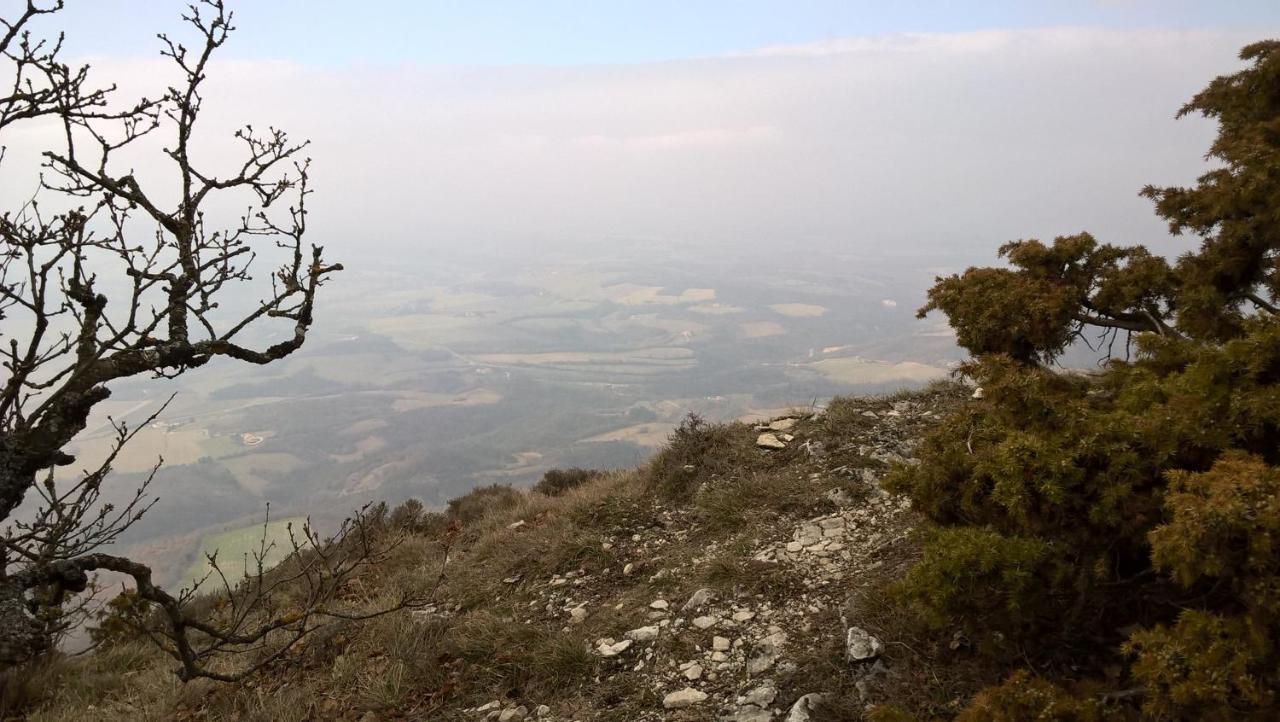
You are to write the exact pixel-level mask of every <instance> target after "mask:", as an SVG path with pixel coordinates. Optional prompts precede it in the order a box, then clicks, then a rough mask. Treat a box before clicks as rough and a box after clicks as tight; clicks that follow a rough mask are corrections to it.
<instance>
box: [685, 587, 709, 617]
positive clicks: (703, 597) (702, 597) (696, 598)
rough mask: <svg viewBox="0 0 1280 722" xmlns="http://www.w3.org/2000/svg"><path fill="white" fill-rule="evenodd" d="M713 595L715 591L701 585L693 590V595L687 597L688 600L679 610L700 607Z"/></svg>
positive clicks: (694, 609) (688, 610)
mask: <svg viewBox="0 0 1280 722" xmlns="http://www.w3.org/2000/svg"><path fill="white" fill-rule="evenodd" d="M714 596H715V592H713V591H711V590H710V589H707V588H706V587H703V588H702V589H699V590H698V591H696V592H694V593H693V596H691V597H689V601H687V602H685V603H684V606H683V607H680V611H682V612H693V611H697V610H699V609H702V608H703V607H705V606H706V605H707V602H710V601H711V599H712V597H714Z"/></svg>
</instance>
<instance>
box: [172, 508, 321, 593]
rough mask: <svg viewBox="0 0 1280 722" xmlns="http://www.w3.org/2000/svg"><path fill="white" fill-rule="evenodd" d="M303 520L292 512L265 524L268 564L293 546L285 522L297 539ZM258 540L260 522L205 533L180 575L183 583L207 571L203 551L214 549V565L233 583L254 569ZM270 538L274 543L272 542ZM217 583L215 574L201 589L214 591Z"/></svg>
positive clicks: (260, 542) (198, 577)
mask: <svg viewBox="0 0 1280 722" xmlns="http://www.w3.org/2000/svg"><path fill="white" fill-rule="evenodd" d="M304 523H306V518H305V517H300V516H295V517H291V518H288V519H280V520H278V521H273V522H271V523H269V524H267V525H266V530H265V531H266V545H267V546H268V547H269V548H268V549H267V553H266V556H265V559H264V561H265V563H266V565H267V566H268V567H270V566H274V565H275V564H278V563H280V561H281V560H283V559H284V558H285V557H286V556H288V555H289V552H291V551H292V550H293V547H292V546H291V545H290V543H289V525H290V524H293V525H294V534H295V535H296V536H297V537H298V539H299V540H301V539H302V525H303V524H304ZM262 541H263V526H262V524H254V525H252V526H246V527H241V528H239V529H232V530H230V531H225V532H222V533H221V534H215V535H213V536H209V537H205V538H204V539H203V540H201V542H200V556H199V558H197V559H196V561H195V562H194V563H193V564H192V565H191V566H190V567H189V568H188V569H187V573H186V574H184V575H183V579H184V580H185V582H184V583H188V584H189V583H191V582H194V581H196V580H199V579H202V578H203V577H204V576H205V575H206V574H208V573H209V572H210V571H211V568H210V566H209V560H208V558H207V556H206V555H208V554H212V553H214V552H215V551H216V552H217V553H218V566H219V567H220V568H221V569H222V573H223V574H224V575H226V577H227V581H228V582H230V583H231V584H235V583H236V582H237V581H239V580H240V579H242V578H243V577H244V574H245V572H246V570H249V571H252V570H254V569H255V565H256V562H255V560H254V552H256V551H257V550H258V549H259V545H260V544H262ZM273 542H274V546H272V544H273ZM221 584H222V582H221V580H220V579H218V578H217V575H216V574H215V575H214V576H213V577H210V578H209V579H208V581H206V582H205V583H204V585H203V587H202V591H204V592H213V591H217V590H218V588H219V587H220V586H221Z"/></svg>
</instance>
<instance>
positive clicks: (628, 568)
mask: <svg viewBox="0 0 1280 722" xmlns="http://www.w3.org/2000/svg"><path fill="white" fill-rule="evenodd" d="M635 568H636V565H634V564H632V563H631V562H627V565H626V566H625V567H623V568H622V575H623V576H627V575H629V574H631V572H632V571H633V570H634V569H635Z"/></svg>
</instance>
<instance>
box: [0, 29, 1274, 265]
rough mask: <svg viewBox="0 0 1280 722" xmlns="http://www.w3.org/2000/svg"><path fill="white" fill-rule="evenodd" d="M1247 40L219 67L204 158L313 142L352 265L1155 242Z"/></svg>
mask: <svg viewBox="0 0 1280 722" xmlns="http://www.w3.org/2000/svg"><path fill="white" fill-rule="evenodd" d="M1255 39H1256V37H1254V35H1253V34H1248V35H1246V34H1244V33H1239V32H1225V31H1221V32H1220V31H1167V30H1097V29H1088V28H1049V29H1040V30H1025V31H1024V30H1017V31H1003V30H1002V31H986V32H976V33H956V34H927V35H894V36H885V37H878V38H853V39H844V40H833V41H828V42H822V43H815V44H808V45H798V46H787V47H775V48H764V49H760V50H758V51H755V52H752V53H748V54H741V55H737V56H731V57H719V58H703V59H692V60H685V61H675V62H665V63H653V64H640V65H603V66H580V67H540V66H514V67H485V68H480V67H349V68H338V69H335V68H317V67H309V66H306V65H301V64H297V63H288V62H273V63H262V62H238V61H221V62H216V63H215V64H214V66H213V67H212V68H211V70H210V80H209V87H208V90H207V93H206V101H205V107H206V113H205V117H204V118H203V119H202V124H201V126H200V128H199V129H198V133H199V134H198V137H197V139H196V143H197V146H198V147H199V149H200V150H201V152H202V157H203V158H204V159H206V160H207V161H208V162H210V163H211V164H212V165H214V166H215V167H216V166H219V165H220V164H221V165H223V166H226V165H227V164H229V163H230V162H231V161H230V159H231V158H233V157H234V156H233V155H232V154H233V152H234V150H235V148H234V146H233V145H232V143H231V142H230V141H229V140H228V139H229V136H230V132H231V130H232V129H233V128H234V127H235V126H236V125H237V124H240V123H244V122H251V123H253V124H255V125H259V126H266V125H268V124H272V125H277V126H281V127H284V128H287V129H289V130H291V131H293V132H294V133H295V134H297V135H299V136H304V137H310V138H311V139H312V140H313V141H314V144H313V146H312V148H311V154H312V156H313V157H314V159H315V185H316V194H315V196H314V198H313V202H312V208H314V209H315V212H314V216H313V219H312V227H313V228H314V229H315V230H314V233H315V236H316V238H317V239H318V240H322V241H325V242H326V243H328V244H329V245H331V246H332V247H333V248H334V251H335V253H336V254H337V255H338V256H342V257H344V258H350V257H351V255H352V254H359V253H363V252H367V251H370V250H388V249H389V250H394V249H403V248H406V247H414V248H426V249H448V248H451V247H456V246H457V245H458V244H459V243H468V244H471V243H490V244H494V245H496V246H498V247H503V248H515V247H518V246H520V247H538V248H541V247H544V246H547V245H554V244H556V243H559V242H575V243H588V242H591V243H594V242H599V241H600V240H601V239H606V238H618V237H636V238H646V239H660V240H663V239H664V240H667V241H670V242H672V243H680V244H683V245H703V246H706V247H708V248H731V247H734V246H738V245H743V244H755V245H759V246H764V245H766V244H780V247H783V248H785V249H786V250H787V252H792V253H798V252H803V251H804V249H806V248H810V247H824V248H828V249H831V248H834V249H839V250H845V251H849V252H851V253H875V254H889V253H894V254H903V253H931V254H936V253H939V252H944V251H945V252H949V253H959V254H970V255H972V257H974V258H975V260H986V259H987V258H989V256H990V254H991V252H992V249H994V248H995V246H997V245H998V244H999V243H1001V242H1003V241H1005V240H1008V239H1011V238H1017V237H1026V236H1040V237H1051V236H1052V235H1054V234H1060V233H1071V232H1076V231H1079V230H1081V229H1090V230H1093V231H1094V232H1096V233H1098V234H1099V235H1100V236H1101V237H1102V238H1104V239H1106V240H1109V241H1117V242H1153V241H1154V242H1157V247H1160V246H1159V243H1166V242H1165V241H1164V240H1163V239H1165V238H1166V232H1165V230H1164V227H1163V224H1161V223H1160V222H1159V221H1158V220H1157V219H1155V218H1154V216H1153V215H1152V213H1151V209H1150V205H1149V203H1148V202H1147V201H1145V200H1143V199H1141V198H1139V197H1138V196H1137V191H1138V189H1139V188H1140V187H1141V186H1142V185H1144V184H1146V183H1157V184H1176V183H1186V182H1190V181H1191V180H1193V179H1194V178H1195V177H1196V176H1197V175H1198V174H1199V173H1201V172H1203V170H1204V168H1205V166H1204V162H1203V160H1202V156H1203V153H1204V151H1205V149H1206V148H1207V145H1208V142H1209V140H1210V138H1211V137H1212V130H1213V129H1212V126H1211V125H1210V124H1209V123H1208V122H1206V121H1203V120H1201V119H1186V120H1182V121H1175V120H1174V119H1173V116H1174V113H1175V112H1176V111H1177V109H1178V107H1179V106H1180V105H1181V104H1182V103H1183V102H1185V101H1186V100H1187V99H1188V98H1189V97H1190V96H1191V95H1192V94H1193V93H1195V92H1196V91H1197V90H1198V89H1199V88H1200V87H1202V86H1203V85H1204V84H1205V83H1206V82H1208V80H1210V79H1211V78H1212V77H1214V76H1216V75H1219V74H1222V73H1227V72H1231V71H1233V70H1235V69H1236V68H1237V67H1239V61H1238V60H1236V53H1237V52H1238V49H1239V47H1240V46H1242V45H1243V44H1245V43H1247V42H1249V41H1251V40H1255ZM96 65H97V73H98V74H99V76H100V77H102V78H104V79H105V78H111V79H113V80H117V81H119V82H120V83H121V85H122V88H123V89H124V91H125V92H127V93H146V94H150V95H155V94H156V92H157V91H158V89H159V88H160V87H162V84H163V82H164V81H165V80H166V73H167V71H166V70H165V69H164V68H163V66H160V65H158V64H156V63H155V62H151V61H148V62H122V61H113V60H110V59H101V60H99V61H98V62H97V63H96ZM30 132H31V133H33V134H34V135H29V136H25V137H24V138H23V139H22V141H21V143H20V144H19V143H17V142H16V141H13V140H11V141H10V143H11V144H13V147H11V149H10V155H11V157H10V158H8V159H6V161H5V163H6V166H5V173H4V174H3V177H0V200H3V201H4V202H5V203H6V204H8V203H10V202H11V199H12V198H13V197H15V196H16V195H18V194H19V193H20V192H25V191H26V190H29V188H30V185H31V182H32V179H33V178H34V176H33V175H32V174H31V166H30V164H29V161H31V160H32V158H33V156H28V157H25V158H24V157H23V156H24V152H25V151H24V149H38V147H39V145H40V138H41V136H40V135H39V131H30ZM46 137H52V136H46ZM19 145H20V146H21V147H19ZM24 162H28V167H26V169H25V171H23V172H20V171H19V168H20V167H21V166H22V165H23V163H24ZM136 163H137V165H138V168H139V173H140V174H141V175H146V174H148V173H152V174H157V177H158V174H160V173H162V172H163V168H162V167H160V166H157V165H156V164H155V163H154V162H153V161H152V160H149V159H147V158H143V157H141V156H139V157H138V158H137V159H136ZM24 173H25V175H24ZM1165 247H1170V248H1171V247H1173V246H1171V245H1168V244H1167V243H1166V246H1165Z"/></svg>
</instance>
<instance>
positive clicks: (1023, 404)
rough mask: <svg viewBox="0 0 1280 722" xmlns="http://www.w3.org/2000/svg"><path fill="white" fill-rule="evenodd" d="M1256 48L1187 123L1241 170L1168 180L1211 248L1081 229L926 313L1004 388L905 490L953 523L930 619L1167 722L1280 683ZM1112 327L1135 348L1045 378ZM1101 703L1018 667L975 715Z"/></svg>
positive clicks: (1278, 529)
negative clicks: (1119, 238) (1171, 257)
mask: <svg viewBox="0 0 1280 722" xmlns="http://www.w3.org/2000/svg"><path fill="white" fill-rule="evenodd" d="M1242 57H1243V58H1244V59H1246V60H1249V61H1252V65H1251V66H1250V67H1249V68H1247V69H1245V70H1243V71H1241V72H1240V73H1237V74H1235V75H1233V76H1228V77H1224V78H1219V79H1217V80H1215V81H1213V83H1211V84H1210V85H1209V87H1208V88H1207V89H1206V90H1205V91H1204V92H1202V93H1200V94H1199V95H1197V96H1196V97H1195V98H1194V99H1193V100H1192V101H1191V103H1189V104H1188V105H1187V106H1186V107H1185V108H1183V111H1182V112H1183V113H1184V114H1185V113H1189V112H1200V113H1203V114H1204V115H1206V116H1208V117H1210V118H1214V119H1216V120H1217V121H1218V122H1219V135H1218V138H1217V140H1216V141H1215V142H1214V144H1213V147H1212V149H1211V151H1210V155H1211V156H1212V157H1213V158H1215V159H1216V160H1218V161H1220V162H1221V167H1219V168H1216V169H1215V170H1213V171H1211V172H1209V173H1207V174H1205V175H1204V176H1202V177H1201V178H1200V180H1199V183H1198V184H1197V185H1196V186H1195V187H1194V188H1190V189H1187V188H1164V189H1158V188H1154V187H1148V188H1147V189H1146V190H1145V191H1144V194H1145V195H1147V196H1148V197H1150V198H1152V199H1153V200H1155V202H1156V210H1157V212H1158V213H1159V214H1160V215H1161V216H1163V217H1164V218H1165V219H1166V220H1168V221H1169V224H1170V228H1171V229H1172V230H1173V231H1174V232H1175V233H1181V232H1193V233H1196V234H1197V235H1199V236H1200V237H1201V244H1200V248H1199V249H1198V251H1196V252H1193V253H1188V254H1186V255H1184V256H1182V257H1181V258H1179V259H1178V260H1177V261H1176V263H1173V264H1170V263H1168V262H1167V261H1165V260H1164V259H1162V258H1159V257H1156V256H1154V255H1152V254H1151V253H1150V252H1148V251H1147V250H1146V249H1143V248H1141V247H1116V246H1109V245H1102V244H1099V243H1098V242H1097V241H1095V240H1094V239H1093V238H1092V237H1091V236H1089V235H1088V234H1079V235H1076V236H1068V237H1062V238H1058V239H1055V240H1054V242H1053V243H1052V244H1048V245H1046V244H1043V243H1041V242H1039V241H1035V240H1028V241H1018V242H1015V243H1010V244H1008V245H1006V246H1004V247H1002V248H1001V249H1000V254H1001V255H1002V256H1003V257H1005V258H1006V259H1007V261H1008V263H1009V267H1007V268H982V269H972V268H971V269H969V270H968V271H966V272H965V273H964V274H961V275H957V276H951V277H948V278H940V279H938V283H937V285H936V286H935V287H934V288H933V289H932V290H931V291H930V294H929V302H928V304H927V305H926V306H925V307H924V308H923V309H921V313H922V314H923V313H927V312H928V311H931V310H935V309H937V310H941V311H943V312H944V313H945V314H946V315H947V316H948V318H949V319H950V321H951V324H952V325H953V327H954V328H955V330H956V334H957V338H958V339H959V341H960V343H961V344H962V345H964V346H965V347H966V348H968V349H969V350H970V351H972V352H973V353H974V354H975V356H976V359H975V361H973V362H971V363H970V364H968V365H967V366H966V367H965V368H964V369H963V373H965V374H966V375H967V376H969V377H970V378H972V379H974V380H975V381H976V382H977V383H979V384H980V385H981V386H982V387H983V390H984V395H983V398H982V399H981V400H975V401H972V402H971V403H970V404H969V405H968V406H967V407H966V408H964V409H963V410H961V411H960V412H959V413H957V414H955V415H954V416H952V417H951V418H950V419H948V420H947V421H946V422H945V423H943V424H942V425H941V426H940V427H938V429H937V430H936V431H935V432H934V433H933V434H932V435H931V436H930V437H929V438H928V439H927V440H926V441H925V443H924V444H923V445H922V447H921V450H920V454H919V456H920V462H921V463H919V464H918V465H916V466H909V467H900V468H898V469H895V470H894V472H893V473H892V474H891V476H890V479H889V485H890V487H891V488H892V489H894V490H896V491H899V492H903V493H906V494H909V495H910V496H911V498H912V500H913V502H914V503H915V505H916V508H918V509H919V510H921V511H922V512H923V513H924V514H925V515H926V516H927V517H928V518H929V519H930V520H931V521H932V522H933V523H934V524H935V526H934V527H933V528H932V529H930V530H929V531H928V532H927V535H926V544H925V554H924V557H923V559H922V560H921V561H920V562H919V563H918V564H917V565H916V566H915V567H914V569H913V570H912V571H911V572H910V573H909V574H908V576H907V577H906V579H905V580H904V581H903V582H902V583H901V584H900V585H899V587H898V594H899V595H900V597H901V599H902V600H903V601H904V602H905V603H906V604H907V606H909V607H910V608H913V609H915V610H917V611H918V612H919V613H920V614H921V616H922V617H923V618H924V619H925V620H926V621H928V622H930V623H931V624H932V625H933V626H935V627H938V628H942V627H949V626H952V625H959V626H960V627H962V628H963V629H964V631H965V632H966V633H967V634H968V636H969V637H970V638H971V639H975V640H978V641H979V645H978V647H979V649H980V650H984V651H987V652H989V653H991V654H993V655H996V656H997V658H1003V659H1005V660H1006V662H1007V663H1008V664H1009V665H1010V666H1013V665H1015V664H1020V663H1021V661H1020V660H1019V658H1021V659H1025V658H1026V655H1028V654H1030V655H1032V656H1035V657H1039V658H1040V659H1041V661H1042V662H1043V663H1044V666H1043V667H1040V668H1041V669H1050V670H1052V669H1054V668H1055V661H1054V660H1055V659H1057V661H1058V662H1061V663H1064V664H1065V663H1068V662H1069V663H1070V664H1071V665H1073V666H1074V667H1075V668H1076V669H1081V668H1082V667H1083V669H1084V671H1085V673H1086V674H1091V675H1093V676H1094V677H1095V678H1101V677H1105V678H1107V680H1108V681H1107V684H1115V683H1117V682H1126V683H1131V684H1132V685H1133V686H1134V687H1135V688H1138V689H1142V690H1144V694H1143V695H1142V698H1143V707H1142V711H1143V713H1144V714H1145V715H1149V716H1151V717H1154V718H1174V719H1239V718H1251V717H1260V718H1263V717H1267V716H1268V715H1271V714H1274V713H1275V712H1276V709H1275V707H1276V704H1277V695H1278V694H1280V672H1277V669H1280V468H1278V465H1280V310H1278V309H1277V304H1278V303H1280V302H1278V301H1277V298H1278V297H1280V42H1265V43H1258V44H1255V45H1251V46H1249V47H1247V48H1245V49H1244V51H1243V53H1242ZM1088 328H1096V329H1101V332H1102V334H1103V340H1104V341H1105V342H1106V343H1107V344H1108V348H1110V347H1111V346H1110V345H1111V344H1112V342H1114V341H1115V340H1116V339H1117V337H1118V336H1120V335H1121V334H1124V335H1128V336H1129V338H1126V339H1125V340H1124V343H1125V344H1126V347H1128V346H1129V344H1130V343H1132V350H1133V352H1134V355H1133V357H1132V359H1131V360H1126V361H1116V360H1112V361H1110V362H1109V363H1108V364H1107V365H1106V366H1105V367H1104V368H1103V369H1102V370H1101V371H1100V372H1098V373H1096V374H1088V375H1082V374H1062V373H1058V372H1055V371H1053V370H1051V369H1049V368H1046V367H1044V366H1042V365H1041V364H1043V363H1046V362H1049V361H1051V360H1053V359H1055V358H1056V357H1058V356H1059V355H1060V354H1061V353H1062V352H1063V351H1064V350H1065V348H1066V347H1067V346H1068V345H1070V344H1071V343H1072V342H1073V341H1074V340H1075V339H1077V338H1080V337H1082V334H1083V333H1084V331H1085V330H1086V329H1088ZM1121 629H1124V630H1126V632H1120V631H1119V630H1121ZM1134 629H1137V630H1138V631H1136V632H1135V631H1133V630H1134ZM1126 634H1127V636H1128V640H1127V641H1125V635H1126ZM993 639H998V640H1003V643H1002V644H989V643H987V644H984V642H990V640H993ZM1066 650H1071V652H1069V653H1068V652H1067V651H1066ZM1001 655H1003V657H1001ZM1126 662H1127V663H1128V667H1127V669H1126V668H1125V666H1124V665H1125V663H1126ZM1050 677H1052V675H1050ZM1134 696H1137V695H1134ZM1097 699H1098V698H1097V697H1096V696H1095V697H1093V698H1091V701H1087V702H1086V701H1085V700H1084V698H1077V697H1075V696H1073V695H1071V694H1069V693H1067V692H1065V691H1063V689H1061V688H1060V687H1057V686H1054V684H1053V683H1052V681H1051V679H1041V678H1034V677H1031V676H1029V675H1027V674H1025V673H1015V674H1014V675H1013V676H1012V677H1010V678H1009V680H1008V682H1006V683H1005V684H1004V685H1002V686H1000V687H997V688H992V689H989V690H987V691H986V692H983V693H982V694H981V695H979V696H978V697H977V698H975V699H974V700H973V702H972V705H971V706H970V708H969V710H968V711H967V712H965V714H964V715H962V719H974V720H976V719H982V720H989V719H994V720H999V719H1008V720H1015V719H1019V720H1020V719H1046V720H1086V719H1098V718H1099V716H1098V715H1099V714H1100V712H1099V709H1098V708H1097V707H1096V706H1095V703H1096V701H1097Z"/></svg>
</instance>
